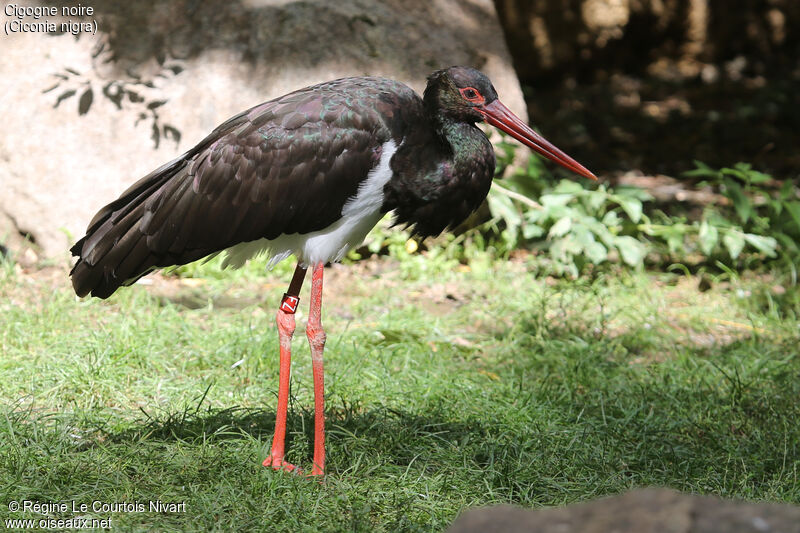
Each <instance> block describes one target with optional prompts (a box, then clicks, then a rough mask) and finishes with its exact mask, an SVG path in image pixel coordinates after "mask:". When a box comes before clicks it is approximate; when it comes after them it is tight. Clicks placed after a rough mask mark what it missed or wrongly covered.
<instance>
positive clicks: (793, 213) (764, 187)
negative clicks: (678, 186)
mask: <svg viewBox="0 0 800 533" xmlns="http://www.w3.org/2000/svg"><path fill="white" fill-rule="evenodd" d="M695 166H696V168H695V169H694V170H690V171H688V172H686V173H684V175H685V176H687V177H694V178H702V179H703V181H701V182H700V185H710V186H712V187H714V188H716V189H718V190H719V192H720V193H721V194H722V196H723V197H724V198H726V199H727V203H728V204H729V205H718V204H712V205H710V206H708V207H707V208H706V213H705V216H704V221H706V220H707V221H708V222H707V223H706V225H707V227H711V225H713V224H714V223H716V224H718V225H719V226H720V227H723V228H734V229H733V230H729V231H726V232H724V233H722V234H720V232H717V233H714V232H713V231H706V233H705V238H704V239H702V240H703V241H704V243H705V247H706V248H711V247H713V245H715V244H716V243H717V242H718V241H719V240H720V239H721V240H722V242H723V244H724V245H725V247H726V248H727V249H728V251H729V252H730V254H731V257H733V258H736V256H738V254H739V253H740V252H741V250H742V248H743V247H744V245H745V244H749V245H751V246H753V247H754V248H756V249H757V250H759V251H760V252H762V253H765V254H767V255H768V256H770V257H774V256H777V255H778V254H779V253H780V254H781V255H782V256H783V257H785V258H788V259H789V260H790V261H791V262H793V263H794V262H796V260H797V258H798V255H800V248H799V247H798V245H797V242H798V239H800V199H798V191H797V188H796V187H795V184H794V183H793V182H792V181H791V180H786V181H784V182H783V183H782V184H780V185H778V182H777V181H776V180H774V179H773V178H772V177H771V176H769V175H768V174H764V173H763V172H759V171H757V170H754V169H753V168H752V165H750V164H749V163H736V164H735V165H734V166H733V167H732V168H721V169H719V170H716V169H714V168H711V167H709V166H708V165H706V164H704V163H702V162H700V161H695Z"/></svg>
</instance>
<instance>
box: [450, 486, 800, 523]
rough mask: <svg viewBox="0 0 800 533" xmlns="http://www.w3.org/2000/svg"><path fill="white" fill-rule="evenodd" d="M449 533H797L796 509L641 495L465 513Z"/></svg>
mask: <svg viewBox="0 0 800 533" xmlns="http://www.w3.org/2000/svg"><path fill="white" fill-rule="evenodd" d="M448 532H449V533H473V532H474V533H479V532H480V533H491V532H503V533H516V532H520V533H522V532H525V533H533V532H535V533H612V532H613V533H800V507H795V506H791V505H781V504H771V503H748V502H737V501H730V500H721V499H719V498H715V497H710V496H697V495H693V494H681V493H679V492H676V491H673V490H668V489H641V490H634V491H631V492H628V493H625V494H621V495H618V496H612V497H609V498H602V499H600V500H595V501H592V502H588V503H579V504H575V505H569V506H567V507H563V508H559V509H540V510H526V509H520V508H517V507H510V506H507V505H500V506H496V507H486V508H482V509H471V510H469V511H466V512H465V513H463V514H462V515H461V516H460V517H459V518H458V519H457V520H456V521H455V522H454V523H453V525H452V526H451V527H450V529H448Z"/></svg>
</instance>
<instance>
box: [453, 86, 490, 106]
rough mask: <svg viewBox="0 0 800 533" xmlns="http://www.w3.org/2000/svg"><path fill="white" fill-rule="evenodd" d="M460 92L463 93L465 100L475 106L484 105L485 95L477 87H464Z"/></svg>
mask: <svg viewBox="0 0 800 533" xmlns="http://www.w3.org/2000/svg"><path fill="white" fill-rule="evenodd" d="M458 92H460V93H461V96H463V97H464V99H465V100H467V101H469V102H472V103H474V104H482V103H483V101H484V98H483V95H482V94H481V93H480V92H479V91H478V89H476V88H475V87H464V88H463V89H459V90H458Z"/></svg>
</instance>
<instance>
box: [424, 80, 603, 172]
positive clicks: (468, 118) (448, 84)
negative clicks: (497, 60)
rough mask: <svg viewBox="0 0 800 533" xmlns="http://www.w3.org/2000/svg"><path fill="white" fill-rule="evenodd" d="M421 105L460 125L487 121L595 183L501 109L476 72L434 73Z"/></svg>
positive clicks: (488, 85)
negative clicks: (423, 104) (423, 102)
mask: <svg viewBox="0 0 800 533" xmlns="http://www.w3.org/2000/svg"><path fill="white" fill-rule="evenodd" d="M424 101H425V107H426V109H427V110H428V112H429V113H432V114H441V115H443V116H445V117H448V118H450V119H451V120H456V121H459V122H472V123H475V122H480V121H486V122H488V123H489V124H491V125H492V126H494V127H496V128H498V129H500V130H502V131H504V132H506V133H507V134H509V135H511V136H512V137H514V138H515V139H517V140H518V141H519V142H521V143H522V144H524V145H526V146H528V147H530V148H531V149H533V150H535V151H536V152H538V153H540V154H542V155H543V156H545V157H546V158H547V159H550V160H551V161H553V162H555V163H558V164H559V165H561V166H562V167H564V168H567V169H569V170H571V171H573V172H575V173H576V174H579V175H581V176H583V177H586V178H589V179H592V180H596V179H597V177H596V176H595V175H594V174H592V173H591V172H590V171H589V170H587V169H586V168H585V167H584V166H583V165H581V164H580V163H578V162H577V161H575V160H574V159H572V158H571V157H570V156H568V155H567V154H565V153H564V152H562V151H561V150H559V149H558V148H557V147H556V146H555V145H553V144H552V143H551V142H550V141H548V140H547V139H545V138H544V137H542V136H541V135H539V134H538V133H536V132H535V131H533V129H531V128H530V127H529V126H528V125H527V124H525V122H523V121H522V120H521V119H520V118H519V117H517V116H516V115H514V113H512V112H511V110H510V109H508V108H507V107H506V106H505V105H503V103H502V102H500V100H498V98H497V91H495V89H494V87H493V86H492V82H491V81H490V80H489V78H488V77H486V75H485V74H484V73H482V72H480V71H479V70H475V69H474V68H470V67H450V68H446V69H443V70H437V71H436V72H434V73H433V74H431V75H430V76H428V86H427V87H426V88H425V97H424Z"/></svg>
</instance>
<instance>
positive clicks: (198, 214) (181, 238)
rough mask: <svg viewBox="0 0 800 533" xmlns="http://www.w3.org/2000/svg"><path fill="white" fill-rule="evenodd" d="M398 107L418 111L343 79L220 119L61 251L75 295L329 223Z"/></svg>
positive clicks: (392, 127) (410, 102) (103, 293)
mask: <svg viewBox="0 0 800 533" xmlns="http://www.w3.org/2000/svg"><path fill="white" fill-rule="evenodd" d="M345 86H347V91H351V90H352V92H347V91H345V90H344V88H345ZM376 87H378V88H380V87H383V89H382V90H383V91H384V92H381V90H376V89H375V88H376ZM388 91H394V92H395V93H396V94H397V97H396V98H395V100H393V104H392V105H389V104H387V103H386V101H385V96H386V93H387V92H388ZM353 95H355V96H356V97H353ZM399 107H408V108H410V109H413V110H415V112H419V113H421V112H422V111H421V110H422V106H421V100H420V99H419V97H418V96H416V94H414V93H413V92H412V91H411V90H410V89H408V88H406V87H405V86H402V85H400V84H397V83H396V82H392V81H390V80H380V79H377V78H364V79H361V78H353V79H349V80H340V81H334V82H329V83H326V84H321V85H318V86H314V87H309V88H306V89H303V90H300V91H296V92H294V93H291V94H289V95H286V96H284V97H282V98H280V99H277V100H273V101H271V102H266V103H264V104H261V105H259V106H256V107H254V108H252V109H250V110H248V111H245V112H243V113H240V114H238V115H236V116H234V117H231V118H230V119H229V120H227V121H226V122H224V123H223V124H221V125H220V126H219V127H217V128H216V129H215V130H214V131H213V132H212V133H211V134H210V135H208V136H207V137H206V138H205V139H203V140H202V141H201V142H200V143H199V144H198V145H197V146H195V147H194V148H192V149H191V150H189V151H188V152H187V153H185V154H184V155H183V156H181V157H179V158H177V159H175V160H173V161H170V162H169V163H167V164H165V165H163V166H161V167H159V168H158V169H156V170H154V171H153V172H151V173H150V174H148V175H147V176H145V177H144V178H142V179H141V180H139V181H137V182H136V183H135V184H133V185H132V186H131V187H130V188H129V189H128V190H126V191H125V192H124V193H123V194H122V195H121V196H120V197H119V198H118V199H117V200H115V201H113V202H111V203H110V204H108V205H107V206H105V207H104V208H103V209H101V210H100V211H99V212H98V213H97V215H95V217H94V218H93V219H92V222H91V223H90V224H89V228H88V229H87V235H86V236H85V237H83V238H82V239H81V240H80V241H78V242H77V243H76V244H75V246H73V247H72V253H73V254H74V255H76V256H78V260H77V262H76V263H75V266H74V267H73V269H72V273H71V275H72V281H73V285H74V287H75V291H76V292H77V293H78V294H79V295H81V296H83V295H85V294H88V293H90V292H91V293H92V294H93V295H94V296H98V297H101V298H105V297H108V296H109V295H110V294H112V293H113V292H114V291H115V290H116V289H117V288H118V287H119V286H121V285H124V284H126V283H131V282H133V281H135V280H136V279H138V278H139V277H141V276H142V275H144V274H145V273H147V272H149V271H150V270H152V269H153V268H157V267H164V266H169V265H172V264H183V263H186V262H189V261H194V260H196V259H199V258H202V257H204V256H206V255H209V254H212V253H216V252H219V251H221V250H224V249H226V248H229V247H231V246H234V245H236V244H239V243H242V242H249V241H253V240H257V239H262V238H266V239H274V238H276V237H278V236H280V235H282V234H305V233H310V232H314V231H318V230H321V229H323V228H325V227H327V226H329V225H331V224H333V223H334V222H335V221H336V220H338V219H339V217H340V216H341V211H342V207H343V206H344V205H345V203H346V202H347V200H348V199H349V198H350V197H352V196H353V195H355V194H356V193H357V191H358V188H359V184H360V183H361V182H362V181H363V180H364V179H366V177H367V174H368V173H369V170H370V169H371V168H372V167H373V166H374V165H375V164H376V163H377V158H376V157H375V154H376V153H379V147H380V146H381V145H382V144H383V143H384V142H386V141H387V140H389V139H390V138H394V139H395V141H396V142H398V143H399V142H400V141H401V140H402V137H403V136H404V135H405V131H404V130H402V129H401V128H398V124H399V122H398V121H396V120H395V119H394V118H393V117H396V116H397V115H399ZM376 108H377V109H378V110H376Z"/></svg>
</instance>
